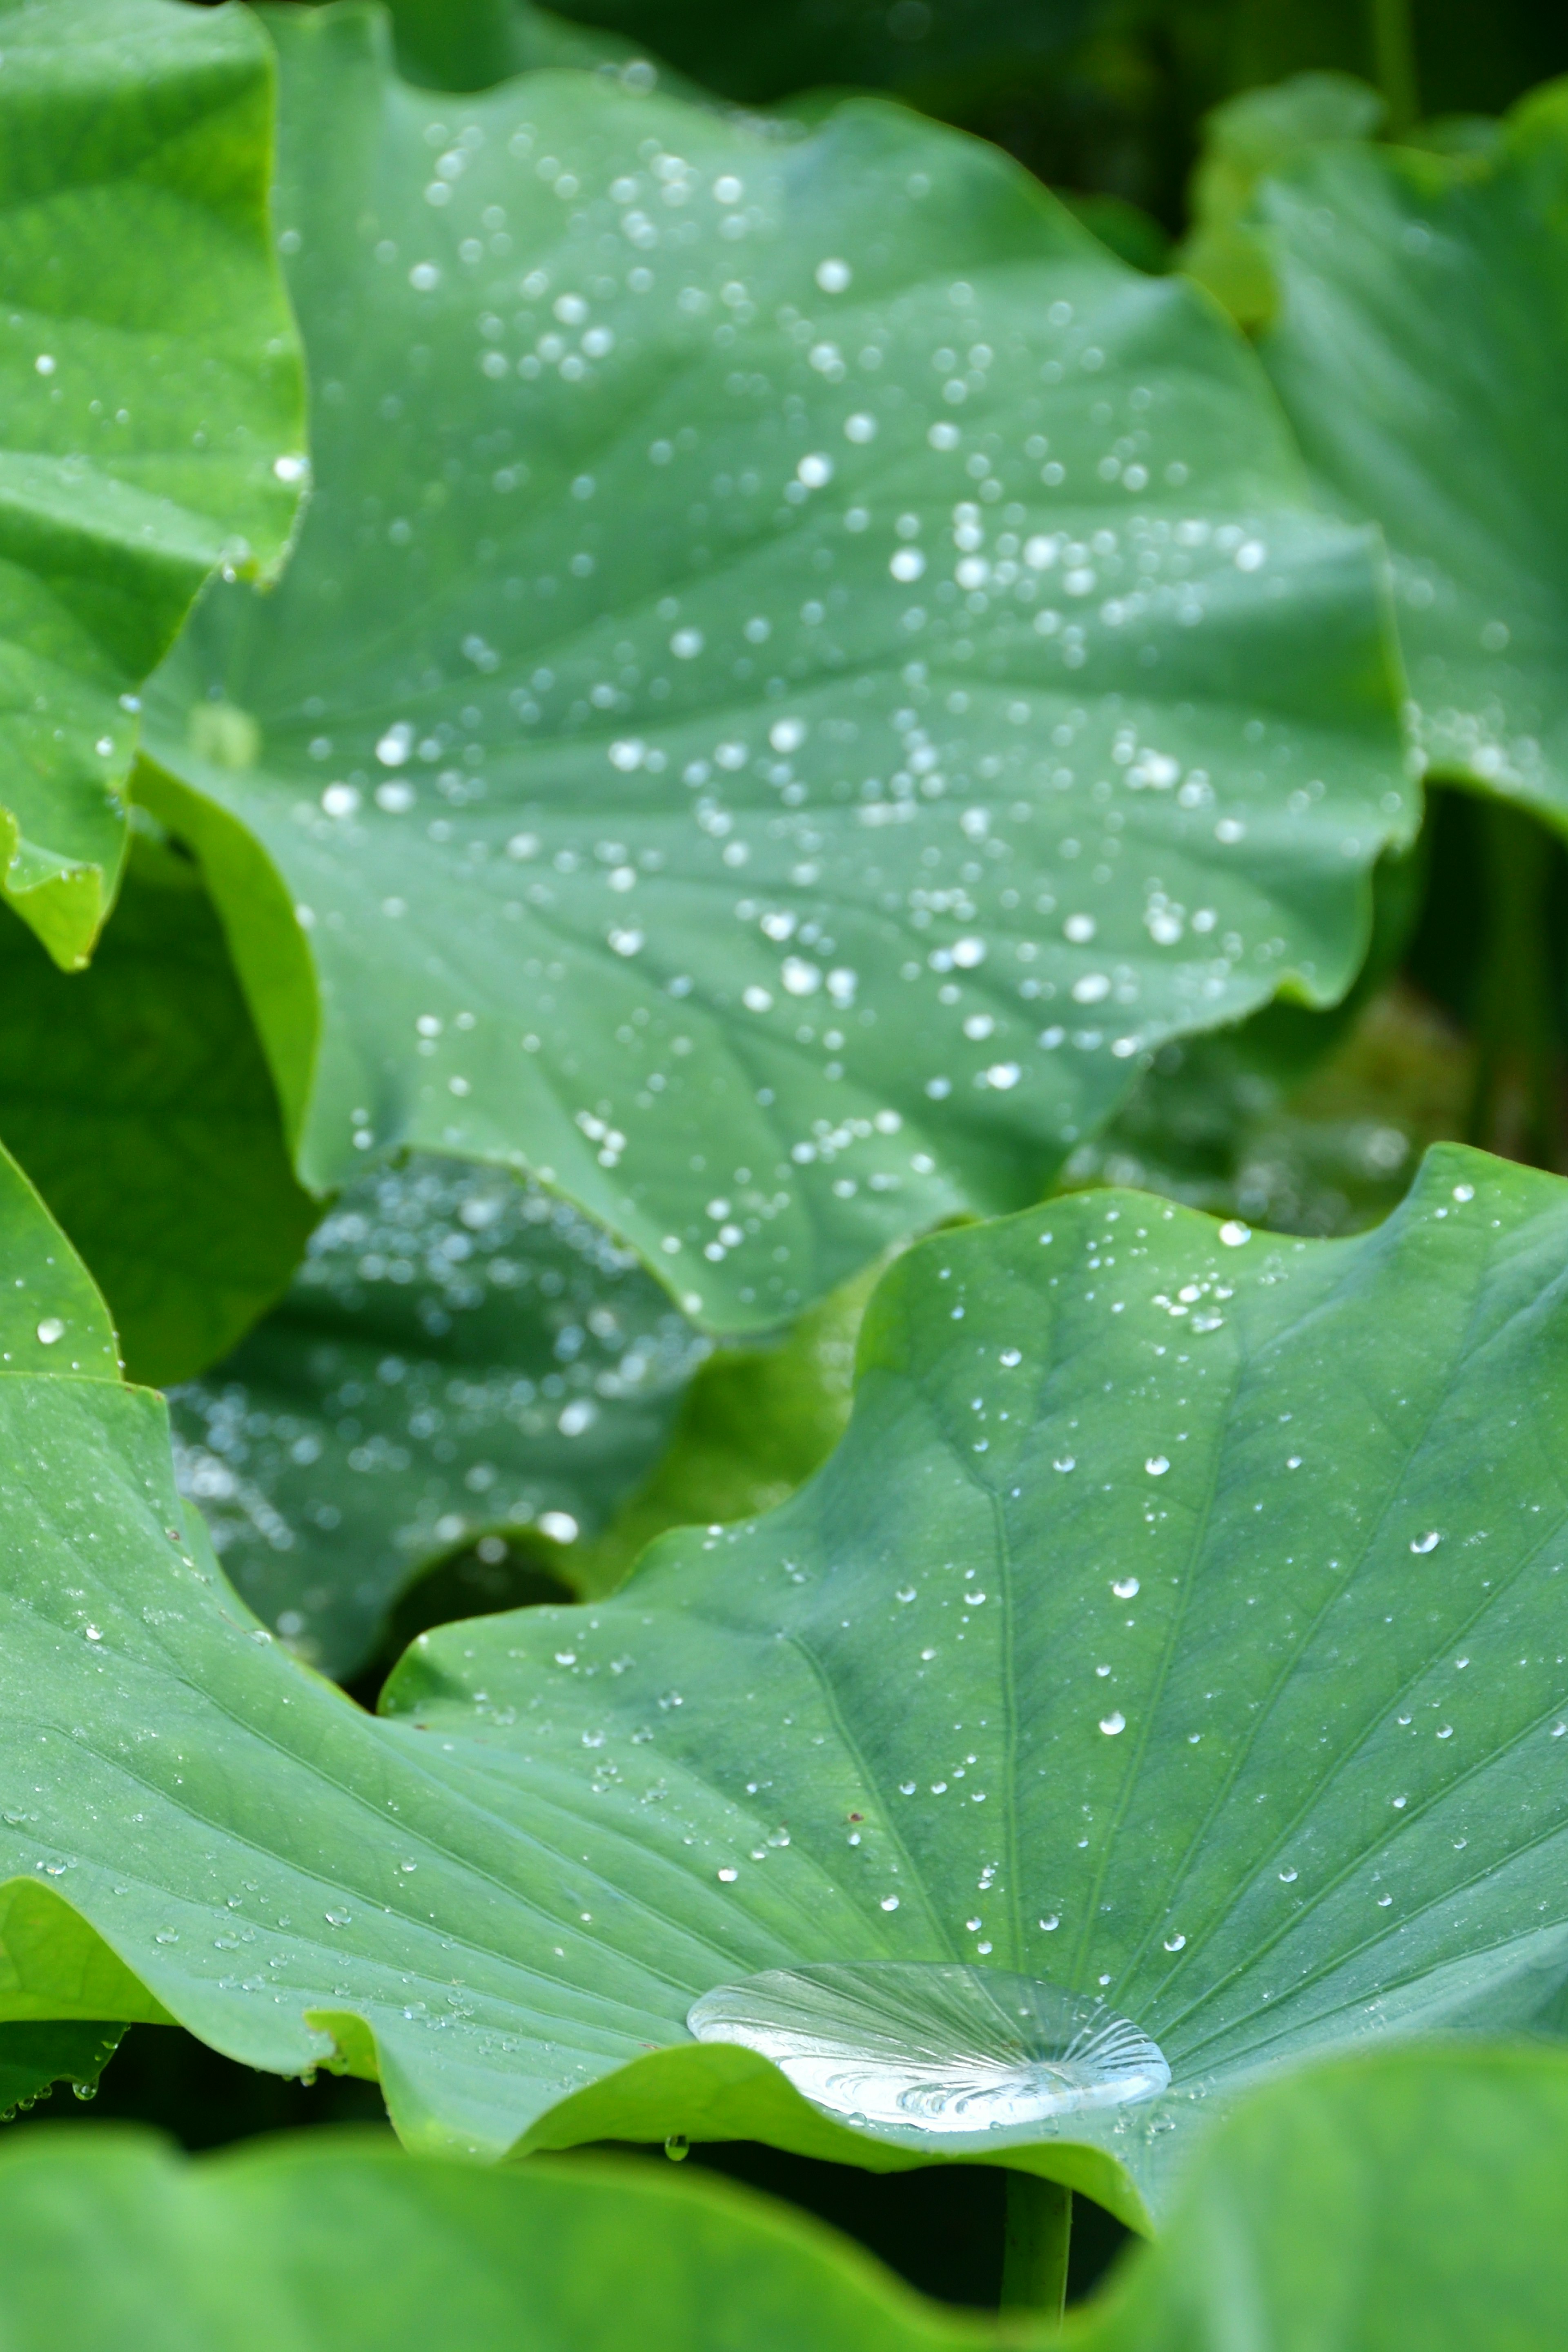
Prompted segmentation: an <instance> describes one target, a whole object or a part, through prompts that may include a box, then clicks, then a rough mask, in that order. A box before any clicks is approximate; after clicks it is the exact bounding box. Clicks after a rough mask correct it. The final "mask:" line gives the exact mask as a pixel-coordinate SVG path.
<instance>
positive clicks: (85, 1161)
mask: <svg viewBox="0 0 1568 2352" xmlns="http://www.w3.org/2000/svg"><path fill="white" fill-rule="evenodd" d="M0 1136H3V1137H4V1139H5V1143H6V1145H7V1146H8V1147H9V1149H10V1150H12V1151H13V1152H14V1153H15V1154H16V1158H17V1159H18V1160H20V1161H21V1162H22V1164H23V1166H24V1167H25V1168H26V1171H27V1173H28V1175H29V1176H30V1177H31V1178H32V1180H33V1181H34V1183H35V1184H36V1185H37V1187H38V1190H39V1191H40V1192H42V1193H43V1195H44V1198H45V1200H46V1201H47V1203H48V1206H49V1209H50V1211H51V1213H53V1214H54V1215H55V1216H56V1217H57V1218H58V1221H59V1223H61V1224H62V1225H63V1226H64V1227H65V1229H66V1231H67V1233H68V1234H69V1235H70V1237H71V1240H72V1241H73V1242H74V1243H75V1244H76V1246H77V1248H78V1249H79V1251H80V1253H81V1255H82V1256H83V1257H84V1258H85V1259H86V1260H87V1262H88V1264H89V1266H90V1267H91V1269H92V1272H93V1274H94V1276H95V1277H96V1279H97V1281H98V1283H99V1285H100V1288H101V1289H102V1291H103V1293H104V1296H105V1297H106V1298H107V1300H108V1303H109V1307H110V1312H111V1314H112V1315H113V1318H114V1322H115V1328H116V1329H117V1330H118V1332H119V1334H120V1344H121V1349H122V1350H123V1352H124V1356H125V1360H126V1364H127V1367H128V1369H129V1371H130V1374H131V1377H132V1379H133V1380H142V1381H155V1382H159V1383H162V1382H164V1381H174V1380H185V1379H188V1378H189V1377H190V1376H191V1374H192V1373H194V1372H197V1371H200V1370H203V1369H204V1368H205V1366H206V1365H208V1364H210V1363H212V1362H213V1361H214V1360H216V1358H217V1357H219V1356H221V1355H222V1354H223V1353H224V1352H225V1350H226V1349H228V1348H231V1347H232V1346H233V1345H234V1343H235V1341H236V1339H237V1338H238V1337H239V1335H240V1333H241V1332H242V1331H244V1330H245V1329H246V1328H247V1327H248V1326H249V1325H250V1324H252V1323H253V1322H254V1321H255V1320H256V1318H257V1317H258V1315H260V1314H262V1313H263V1312H264V1311H265V1309H266V1308H267V1307H269V1306H270V1305H271V1304H272V1302H273V1300H274V1299H275V1298H277V1297H278V1296H279V1292H280V1291H282V1290H283V1288H284V1287H285V1286H286V1285H287V1283H288V1280H289V1275H290V1273H291V1272H292V1270H293V1267H294V1265H295V1263H296V1261H297V1260H298V1258H299V1255H300V1251H301V1249H302V1248H303V1247H304V1244H305V1237H306V1235H307V1234H309V1232H310V1227H311V1225H312V1224H313V1223H314V1222H315V1220H316V1217H317V1216H318V1214H319V1211H318V1210H317V1209H316V1207H315V1206H314V1205H313V1204H312V1202H310V1198H309V1197H308V1195H307V1194H306V1193H304V1192H301V1190H300V1186H299V1185H298V1184H297V1183H296V1182H295V1181H294V1177H293V1173H292V1171H291V1169H290V1167H289V1152H288V1147H287V1145H286V1143H285V1141H284V1138H283V1129H282V1123H281V1120H280V1118H279V1111H278V1097H277V1094H276V1091H275V1089H274V1087H273V1084H272V1076H271V1073H270V1071H269V1070H268V1066H267V1062H266V1059H265V1057H264V1055H263V1054H262V1051H261V1048H260V1045H259V1044H258V1040H257V1036H256V1033H255V1031H254V1029H253V1028H252V1026H251V1023H250V1016H249V1013H247V1010H246V1004H245V999H244V997H243V996H242V995H241V993H240V991H239V986H238V983H237V981H236V979H235V976H234V971H233V968H232V966H231V965H230V963H229V960H228V951H227V949H226V945H225V942H224V936H223V931H222V929H221V928H220V926H219V924H218V920H217V918H216V915H215V914H214V912H213V908H212V904H211V901H210V900H209V899H208V898H207V896H206V893H205V890H204V889H203V888H202V886H201V879H200V877H199V876H198V874H197V873H196V870H195V867H194V866H192V865H191V863H190V861H189V859H188V858H184V857H179V856H174V855H173V854H172V853H171V852H170V851H169V850H168V849H166V848H164V847H162V846H161V845H158V844H156V843H154V842H153V841H150V840H147V839H146V838H144V837H142V838H138V839H136V840H135V841H133V843H132V852H131V858H130V863H129V866H128V868H127V871H126V877H125V882H124V887H123V888H122V889H121V894H120V898H119V900H118V902H117V904H116V907H115V910H114V915H113V919H112V920H111V921H110V925H109V928H108V929H107V930H106V931H105V932H104V934H103V937H102V940H101V941H100V946H99V949H98V952H97V954H96V956H95V958H94V960H93V963H92V966H91V968H90V970H89V971H81V972H72V973H65V972H62V971H58V969H57V968H56V967H55V965H54V964H53V963H52V962H51V961H49V959H48V958H47V956H46V955H45V954H44V952H43V950H42V949H41V948H40V947H39V945H38V943H37V940H35V939H34V938H33V937H32V935H31V934H30V933H29V932H28V931H27V930H26V929H25V928H24V927H23V925H22V924H21V923H20V922H17V921H16V920H14V919H12V918H11V917H10V916H9V915H6V914H4V913H0Z"/></svg>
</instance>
